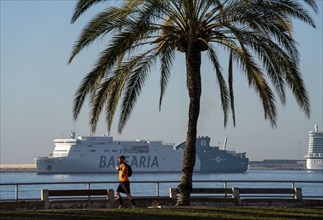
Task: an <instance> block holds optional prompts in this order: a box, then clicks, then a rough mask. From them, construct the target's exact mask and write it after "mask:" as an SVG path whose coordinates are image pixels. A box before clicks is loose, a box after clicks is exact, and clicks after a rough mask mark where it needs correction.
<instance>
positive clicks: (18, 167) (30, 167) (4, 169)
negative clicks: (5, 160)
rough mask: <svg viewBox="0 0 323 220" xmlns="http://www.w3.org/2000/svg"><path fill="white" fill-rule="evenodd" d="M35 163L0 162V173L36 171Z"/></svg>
mask: <svg viewBox="0 0 323 220" xmlns="http://www.w3.org/2000/svg"><path fill="white" fill-rule="evenodd" d="M35 172H36V165H35V164H0V173H35Z"/></svg>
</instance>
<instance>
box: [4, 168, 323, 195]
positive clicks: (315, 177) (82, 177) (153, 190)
mask: <svg viewBox="0 0 323 220" xmlns="http://www.w3.org/2000/svg"><path fill="white" fill-rule="evenodd" d="M180 178H181V173H149V174H139V173H134V174H133V176H132V177H131V181H132V184H131V190H132V194H133V195H135V196H136V195H156V194H157V184H156V183H140V182H138V183H137V182H136V181H174V182H172V183H160V184H159V194H160V195H161V196H166V195H168V188H169V187H177V185H178V183H179V181H180ZM196 180H206V181H210V180H211V181H217V180H220V181H224V180H226V181H228V183H227V187H291V186H292V185H291V182H290V183H268V182H267V183H252V182H250V183H243V182H230V181H232V180H235V181H237V180H241V181H252V180H268V181H273V180H275V181H276V180H279V181H281V180H284V181H321V183H316V184H313V183H297V182H296V183H295V187H301V188H302V191H303V195H304V196H321V197H323V183H322V182H323V172H320V171H316V172H309V171H276V170H249V171H247V172H246V173H240V174H200V173H195V174H194V176H193V181H196ZM109 181H118V174H117V173H110V174H69V175H67V174H65V175H37V174H36V173H0V183H1V184H3V183H42V184H38V185H24V184H21V185H20V184H19V185H18V192H19V195H18V197H19V199H39V198H40V190H41V189H86V188H87V187H88V184H86V183H82V184H77V183H75V182H109ZM68 182H74V183H73V184H62V183H68ZM53 183H55V184H53ZM223 185H224V183H223V182H214V183H200V182H198V183H194V185H193V186H194V187H223ZM90 187H91V188H93V189H94V188H101V189H102V188H109V189H110V188H111V189H116V187H117V183H97V184H95V183H91V185H90ZM15 189H16V187H15V185H12V186H4V185H2V186H1V185H0V200H6V199H14V198H15V196H16V195H15V191H16V190H15Z"/></svg>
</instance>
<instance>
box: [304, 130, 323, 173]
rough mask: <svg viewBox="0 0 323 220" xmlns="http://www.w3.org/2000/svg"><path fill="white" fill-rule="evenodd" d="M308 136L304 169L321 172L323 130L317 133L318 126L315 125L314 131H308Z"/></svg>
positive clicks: (322, 168) (322, 164) (322, 166)
mask: <svg viewBox="0 0 323 220" xmlns="http://www.w3.org/2000/svg"><path fill="white" fill-rule="evenodd" d="M308 135H309V140H308V152H307V155H306V156H305V157H306V169H308V170H322V171H323V130H321V131H319V128H318V125H315V127H314V131H309V133H308Z"/></svg>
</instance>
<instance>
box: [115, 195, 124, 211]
mask: <svg viewBox="0 0 323 220" xmlns="http://www.w3.org/2000/svg"><path fill="white" fill-rule="evenodd" d="M116 197H117V199H116V200H117V201H119V208H122V207H123V202H122V197H121V195H120V192H117V193H116Z"/></svg>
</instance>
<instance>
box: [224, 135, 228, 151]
mask: <svg viewBox="0 0 323 220" xmlns="http://www.w3.org/2000/svg"><path fill="white" fill-rule="evenodd" d="M227 141H228V137H225V138H224V143H223V150H225V149H226V147H227Z"/></svg>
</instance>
